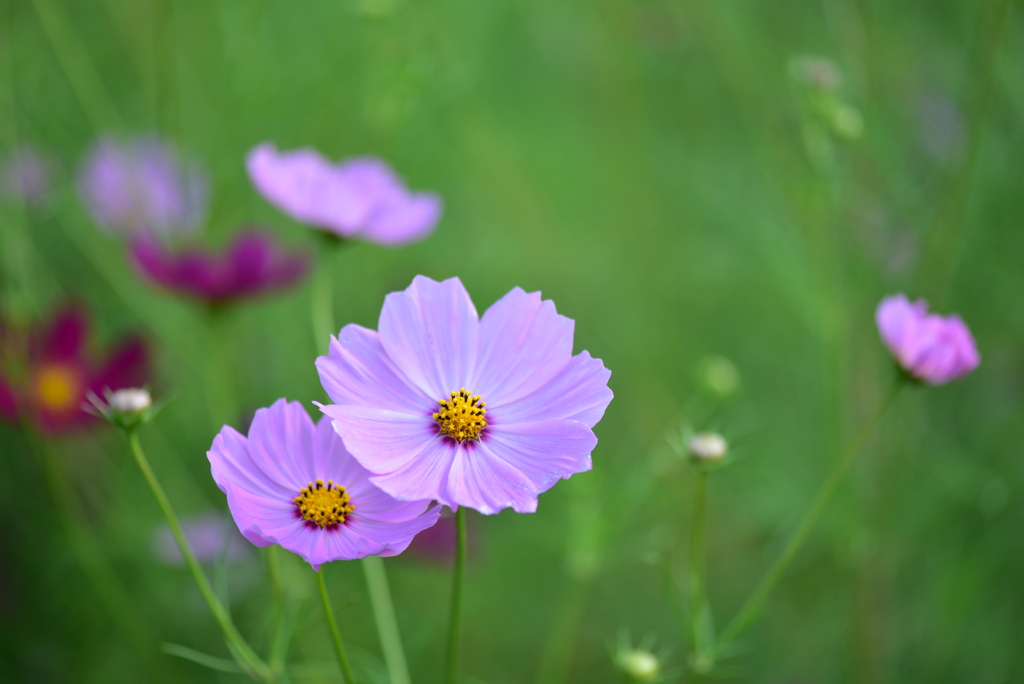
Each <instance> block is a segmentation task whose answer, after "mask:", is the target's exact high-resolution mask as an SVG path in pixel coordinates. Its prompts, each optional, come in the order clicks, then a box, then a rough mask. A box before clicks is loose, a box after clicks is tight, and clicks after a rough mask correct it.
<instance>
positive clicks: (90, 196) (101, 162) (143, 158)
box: [78, 137, 207, 238]
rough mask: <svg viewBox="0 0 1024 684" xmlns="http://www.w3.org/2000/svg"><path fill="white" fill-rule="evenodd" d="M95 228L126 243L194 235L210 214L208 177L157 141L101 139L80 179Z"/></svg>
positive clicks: (91, 151)
mask: <svg viewBox="0 0 1024 684" xmlns="http://www.w3.org/2000/svg"><path fill="white" fill-rule="evenodd" d="M78 188H79V191H80V193H81V195H82V198H83V199H84V200H85V203H86V205H87V206H88V208H89V212H90V213H91V214H92V216H93V218H94V219H95V221H96V223H97V224H99V226H100V227H102V228H103V229H104V230H107V231H108V232H111V233H114V234H115V235H119V236H122V237H125V236H130V235H134V234H136V233H148V234H150V235H156V236H159V237H161V238H168V237H173V236H176V235H182V234H190V233H192V232H194V230H195V228H196V227H197V226H198V225H199V223H200V222H201V221H202V219H203V214H204V213H205V210H206V195H207V185H206V177H205V176H204V175H203V174H202V173H201V171H200V170H199V167H198V166H197V165H195V164H183V163H182V162H181V160H180V159H179V157H178V156H177V155H176V154H175V153H174V150H173V149H172V148H171V147H170V146H169V145H167V144H166V143H164V142H163V141H162V140H160V139H159V138H155V137H137V138H129V139H127V140H125V141H123V142H121V141H118V140H115V139H113V138H109V137H104V138H100V139H99V140H98V141H97V142H96V143H95V144H94V145H93V147H92V149H91V150H90V151H89V153H88V155H87V156H86V158H85V161H84V162H83V163H82V167H81V169H80V170H79V174H78Z"/></svg>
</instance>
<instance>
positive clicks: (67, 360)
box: [0, 305, 149, 436]
mask: <svg viewBox="0 0 1024 684" xmlns="http://www.w3.org/2000/svg"><path fill="white" fill-rule="evenodd" d="M89 327H90V322H89V316H88V314H87V313H86V311H85V309H84V308H82V307H81V306H77V305H68V306H65V307H63V308H61V309H59V310H58V311H57V312H56V313H55V314H54V315H53V316H52V317H51V319H50V320H49V321H47V322H46V323H45V324H43V325H40V326H38V327H37V328H35V329H32V330H29V331H28V332H27V334H23V333H21V332H20V331H18V330H15V329H13V328H7V327H4V328H3V330H2V331H0V332H2V333H3V334H2V335H0V337H2V341H3V347H2V349H0V418H3V419H6V420H8V421H11V422H15V421H18V420H27V421H28V422H29V423H30V424H32V425H33V426H34V427H35V428H36V429H37V430H40V431H41V432H44V433H46V434H48V435H51V436H57V435H61V434H64V433H67V432H73V431H75V430H79V429H82V428H85V427H88V426H90V425H93V424H95V423H96V422H97V419H96V418H95V417H94V416H92V415H90V414H89V413H86V412H85V411H84V410H83V409H82V404H83V403H85V401H86V396H87V393H88V392H90V391H91V392H93V393H95V394H103V392H104V390H117V389H122V388H125V387H140V386H142V385H144V384H145V383H146V381H147V380H148V379H149V353H148V350H147V348H146V345H145V343H144V342H143V340H142V339H140V338H138V337H130V338H128V339H126V340H124V341H122V342H121V344H119V345H118V346H117V347H115V348H114V350H113V351H111V352H110V353H108V354H106V355H105V356H104V358H102V359H100V360H96V359H95V358H94V357H93V355H92V354H90V353H89V352H90V350H89V348H88V342H89Z"/></svg>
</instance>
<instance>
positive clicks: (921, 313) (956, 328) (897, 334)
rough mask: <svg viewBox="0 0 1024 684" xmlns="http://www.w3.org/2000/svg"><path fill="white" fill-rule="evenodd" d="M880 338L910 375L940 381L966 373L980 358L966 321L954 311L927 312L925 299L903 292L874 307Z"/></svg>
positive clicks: (941, 383)
mask: <svg viewBox="0 0 1024 684" xmlns="http://www.w3.org/2000/svg"><path fill="white" fill-rule="evenodd" d="M875 321H876V322H877V323H878V331H879V333H880V334H881V336H882V341H883V342H885V345H886V346H887V347H889V351H890V352H892V355H893V356H894V357H896V361H897V362H899V364H900V366H901V367H902V368H903V369H904V370H905V371H906V372H907V373H909V374H910V375H911V376H913V377H915V378H917V379H918V380H921V381H922V382H926V383H928V384H929V385H944V384H946V383H947V382H950V381H952V380H956V379H957V378H960V377H963V376H964V375H967V374H968V373H970V372H971V371H973V370H974V369H975V368H977V367H978V364H979V363H980V362H981V357H980V356H979V355H978V348H977V347H976V346H975V344H974V338H973V337H972V336H971V331H970V330H968V328H967V325H966V324H965V323H964V322H963V321H962V320H960V317H959V316H957V315H955V314H954V315H952V316H945V317H944V316H939V315H937V314H929V313H928V302H926V301H925V300H923V299H919V300H918V301H916V302H910V301H909V300H908V299H907V298H906V296H905V295H903V294H898V295H894V296H891V297H886V298H884V299H883V300H882V301H881V303H880V304H879V305H878V309H876V311H875Z"/></svg>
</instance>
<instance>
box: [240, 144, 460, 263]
mask: <svg viewBox="0 0 1024 684" xmlns="http://www.w3.org/2000/svg"><path fill="white" fill-rule="evenodd" d="M246 168H247V169H248V171H249V177H250V178H251V179H252V182H253V185H255V186H256V189H257V190H259V192H260V194H262V195H263V196H264V197H265V198H266V199H267V201H269V202H270V203H271V204H273V205H274V206H276V207H277V208H278V209H281V210H282V211H284V212H285V213H286V214H288V215H290V216H291V217H292V218H294V219H295V220H297V221H301V222H302V223H308V224H310V225H313V226H316V227H317V228H320V229H323V230H326V231H328V232H330V233H334V234H335V235H337V236H339V237H343V238H358V239H361V240H366V241H367V242H374V243H377V244H379V245H386V246H389V247H395V246H398V245H404V244H407V243H410V242H415V241H417V240H422V239H423V238H425V237H426V236H427V235H429V234H430V233H431V232H432V231H433V230H434V227H435V226H436V225H437V222H438V221H439V220H440V218H441V210H442V203H441V198H440V197H438V196H437V195H436V194H434V193H429V192H420V193H411V192H409V190H408V189H406V187H405V184H404V183H402V179H401V178H399V177H398V175H397V174H396V173H395V172H394V171H392V170H391V168H390V167H389V166H388V165H387V164H386V163H385V162H383V161H381V160H380V159H374V158H372V157H357V158H354V159H349V160H347V161H344V162H340V163H338V164H333V163H331V162H330V161H328V160H327V159H325V158H324V157H323V156H321V155H320V154H319V153H318V152H317V151H316V150H312V149H309V148H304V149H300V150H295V151H294V152H278V150H277V148H276V147H275V146H274V145H273V144H271V143H263V144H262V145H259V146H258V147H256V148H255V149H253V150H252V151H251V152H250V153H249V156H248V158H247V159H246Z"/></svg>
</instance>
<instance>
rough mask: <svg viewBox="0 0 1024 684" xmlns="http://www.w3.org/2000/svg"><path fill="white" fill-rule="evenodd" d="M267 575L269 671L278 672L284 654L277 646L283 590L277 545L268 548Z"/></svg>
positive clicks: (282, 611) (282, 664)
mask: <svg viewBox="0 0 1024 684" xmlns="http://www.w3.org/2000/svg"><path fill="white" fill-rule="evenodd" d="M264 553H265V555H266V557H267V575H268V576H269V577H270V611H271V613H270V669H271V670H273V671H274V672H280V671H281V670H282V669H283V667H284V657H283V656H284V653H283V649H282V648H280V646H279V643H278V642H279V639H280V637H281V625H282V624H283V621H284V590H283V589H282V586H281V552H280V547H278V545H277V544H272V545H270V546H268V547H267V548H266V550H265V552H264Z"/></svg>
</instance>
